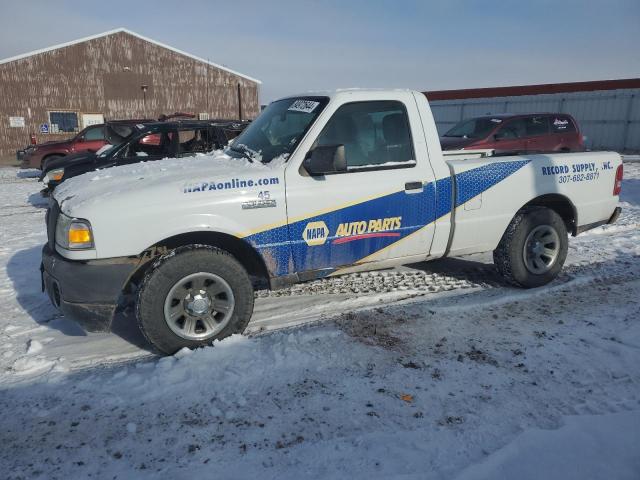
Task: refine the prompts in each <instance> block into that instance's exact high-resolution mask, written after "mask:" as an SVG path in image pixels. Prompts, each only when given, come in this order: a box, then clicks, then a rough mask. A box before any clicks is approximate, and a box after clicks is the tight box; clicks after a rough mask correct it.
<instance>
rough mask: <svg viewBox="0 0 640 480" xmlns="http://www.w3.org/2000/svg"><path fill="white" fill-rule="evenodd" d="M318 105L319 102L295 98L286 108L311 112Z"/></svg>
mask: <svg viewBox="0 0 640 480" xmlns="http://www.w3.org/2000/svg"><path fill="white" fill-rule="evenodd" d="M318 105H320V102H314V101H313V100H296V101H295V102H293V103H292V104H291V106H290V107H289V108H288V110H291V111H293V112H303V113H311V112H313V111H314V110H315V109H316V107H317V106H318Z"/></svg>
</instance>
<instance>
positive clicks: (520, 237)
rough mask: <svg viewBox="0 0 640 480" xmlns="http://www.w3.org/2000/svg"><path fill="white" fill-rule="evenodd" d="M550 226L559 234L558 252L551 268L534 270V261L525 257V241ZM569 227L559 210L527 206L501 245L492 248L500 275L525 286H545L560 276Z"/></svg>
mask: <svg viewBox="0 0 640 480" xmlns="http://www.w3.org/2000/svg"><path fill="white" fill-rule="evenodd" d="M547 226H548V227H551V228H552V229H553V230H555V232H556V233H557V237H558V241H557V243H558V245H557V255H556V256H555V258H554V259H553V261H551V257H546V258H549V259H550V261H549V264H548V265H547V266H546V268H548V270H546V271H544V272H542V273H534V272H533V271H532V269H531V266H529V267H528V266H527V264H529V265H530V264H531V261H528V260H527V259H526V258H525V255H526V253H525V243H527V239H528V238H529V237H530V235H532V234H534V233H535V232H534V230H536V229H538V228H544V227H547ZM567 249H568V239H567V226H566V225H565V223H564V220H562V218H561V217H560V215H558V214H557V213H556V212H554V211H553V210H551V209H549V208H545V207H528V208H524V209H522V210H520V211H519V212H518V213H517V214H516V216H515V217H513V220H511V223H510V224H509V226H508V227H507V229H506V231H505V232H504V234H503V235H502V239H501V240H500V243H499V244H498V247H497V248H496V249H495V250H494V251H493V263H494V264H495V266H496V268H497V269H498V271H499V272H500V274H501V275H502V276H503V277H504V278H505V279H506V280H507V281H508V282H509V283H511V284H513V285H516V286H518V287H523V288H534V287H540V286H542V285H546V284H547V283H549V282H551V281H552V280H553V279H554V278H556V277H557V276H558V274H559V273H560V270H562V266H563V265H564V261H565V260H566V258H567Z"/></svg>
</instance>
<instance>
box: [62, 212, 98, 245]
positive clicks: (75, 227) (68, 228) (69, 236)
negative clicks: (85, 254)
mask: <svg viewBox="0 0 640 480" xmlns="http://www.w3.org/2000/svg"><path fill="white" fill-rule="evenodd" d="M56 243H57V244H58V245H60V246H61V247H62V248H65V249H67V250H87V249H90V248H93V247H94V244H93V232H92V231H91V224H90V223H89V222H88V221H87V220H82V219H79V218H71V217H67V216H66V215H64V214H63V213H61V214H60V216H59V217H58V224H57V225H56Z"/></svg>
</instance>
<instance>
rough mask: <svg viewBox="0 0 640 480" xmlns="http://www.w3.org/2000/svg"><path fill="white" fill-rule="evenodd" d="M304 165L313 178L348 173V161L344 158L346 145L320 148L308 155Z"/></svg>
mask: <svg viewBox="0 0 640 480" xmlns="http://www.w3.org/2000/svg"><path fill="white" fill-rule="evenodd" d="M303 165H304V168H305V170H306V171H307V172H309V175H311V176H320V175H326V174H330V173H343V172H346V171H347V160H346V158H345V156H344V145H323V146H318V147H316V148H314V149H313V150H310V151H309V153H307V156H306V158H305V159H304V162H303Z"/></svg>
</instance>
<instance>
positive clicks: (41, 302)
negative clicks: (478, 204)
mask: <svg viewBox="0 0 640 480" xmlns="http://www.w3.org/2000/svg"><path fill="white" fill-rule="evenodd" d="M194 160H195V161H199V160H198V159H194ZM234 161H236V160H234ZM237 161H238V162H243V161H242V160H237ZM179 162H183V160H179ZM144 165H145V164H140V165H137V166H136V165H132V166H131V167H132V168H134V169H135V168H143V170H142V172H144V170H145V168H146V167H144ZM181 165H182V166H184V163H181ZM625 167H626V172H625V177H626V179H625V181H624V184H623V195H622V202H623V204H622V205H623V214H622V216H621V218H620V220H619V222H618V223H617V224H616V225H613V226H607V227H603V228H600V229H597V230H594V231H592V232H588V233H586V234H584V235H580V236H578V237H577V238H572V239H571V240H570V252H569V257H568V262H567V266H566V269H565V272H564V273H563V275H562V277H561V278H560V279H559V280H558V281H556V282H553V283H552V284H551V285H549V286H546V287H543V288H540V289H535V290H528V291H524V290H519V289H513V288H510V287H507V286H505V285H504V283H501V282H500V281H499V279H498V278H497V277H495V276H492V275H495V274H494V273H493V271H494V270H493V267H492V266H491V265H490V263H489V262H490V255H484V256H483V255H479V256H474V257H471V258H467V259H465V260H461V259H451V260H447V261H442V262H437V263H430V264H421V265H414V266H413V268H407V267H405V268H400V269H397V270H394V271H390V272H376V273H371V274H358V275H348V276H345V277H341V278H340V279H327V280H323V281H318V282H310V283H308V284H304V285H299V286H296V287H292V289H289V290H286V291H284V292H283V296H269V295H267V294H265V293H263V292H261V293H260V296H259V298H258V299H257V302H256V317H255V318H254V319H253V320H252V322H251V326H250V328H251V329H252V331H253V332H259V331H262V330H266V331H267V332H266V333H260V334H254V335H253V336H251V337H243V336H233V337H231V338H228V339H226V340H224V341H222V342H218V343H216V344H215V346H213V347H210V348H205V349H200V350H197V351H194V352H191V351H189V350H184V351H181V352H178V354H176V355H175V356H174V357H168V358H158V357H155V356H153V355H152V354H151V353H150V352H149V351H148V350H146V349H145V348H146V344H145V343H144V339H142V338H141V336H140V333H139V332H137V330H136V328H135V319H134V318H133V317H132V316H126V315H125V316H122V317H119V318H118V319H117V321H116V325H115V327H114V328H115V331H114V333H110V334H104V333H97V334H86V333H84V332H83V331H82V330H81V329H80V328H79V327H77V325H75V324H74V323H73V322H70V321H68V320H66V319H64V318H62V317H60V315H59V314H58V313H57V312H56V310H55V309H54V308H53V307H52V306H51V304H50V302H49V300H48V298H47V297H46V296H45V295H44V294H42V293H41V291H40V277H39V270H38V267H39V264H40V250H41V246H42V244H43V243H44V241H45V237H46V234H45V229H44V209H43V208H42V205H43V203H42V201H41V199H40V198H39V197H38V196H37V191H38V189H39V185H38V183H37V182H36V181H35V180H34V179H31V178H23V177H18V176H16V170H15V169H0V183H2V185H1V188H0V205H1V206H2V208H3V213H2V215H3V217H2V218H1V219H0V222H1V223H0V225H1V227H2V228H0V306H1V307H0V314H1V315H0V336H1V337H2V342H0V390H1V394H0V423H1V424H2V433H0V438H1V440H2V447H3V448H2V449H0V471H2V472H3V474H4V477H6V478H9V479H14V478H16V479H17V478H47V479H48V478H89V477H91V478H113V477H115V476H117V477H118V478H142V479H144V478H199V477H211V476H215V477H220V478H255V477H258V476H260V477H262V476H264V477H266V478H283V479H287V478H348V477H353V478H371V479H373V478H381V479H382V478H385V479H386V478H410V479H413V478H415V479H422V478H425V477H433V478H442V479H454V478H461V479H479V478H489V479H494V478H524V479H526V478H551V479H553V478H563V479H565V478H568V479H570V478H580V479H583V478H587V479H588V478H621V479H626V478H639V476H638V472H639V469H640V466H639V465H638V459H640V447H638V445H640V440H639V439H638V432H639V431H640V427H639V425H638V421H639V419H638V417H639V415H638V412H639V411H640V387H639V385H640V368H639V367H638V365H640V322H639V321H638V319H639V318H640V299H639V298H638V292H639V291H640V280H638V278H640V262H638V256H639V255H640V250H639V249H640V165H637V166H627V165H625ZM163 168H164V167H163ZM171 168H172V169H173V168H177V167H171ZM250 168H253V167H250ZM258 168H267V167H258ZM112 170H113V171H119V170H118V169H112ZM265 171H267V170H265ZM107 173H108V172H107V171H104V172H97V173H95V172H94V174H93V175H106V174H107ZM156 174H157V175H161V174H162V172H156ZM109 175H111V173H109ZM141 175H146V174H145V173H141ZM109 181H110V179H109V178H100V179H99V180H97V181H95V182H91V183H92V184H93V185H98V184H101V183H108V182H109ZM125 181H127V180H126V179H125ZM114 185H115V184H114ZM310 321H314V322H316V323H315V324H312V325H307V326H304V327H296V328H282V327H283V326H286V325H295V324H301V323H304V322H310ZM274 329H277V330H275V331H270V330H274ZM534 469H535V470H534ZM576 469H580V470H576ZM590 476H591V477H590Z"/></svg>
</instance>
